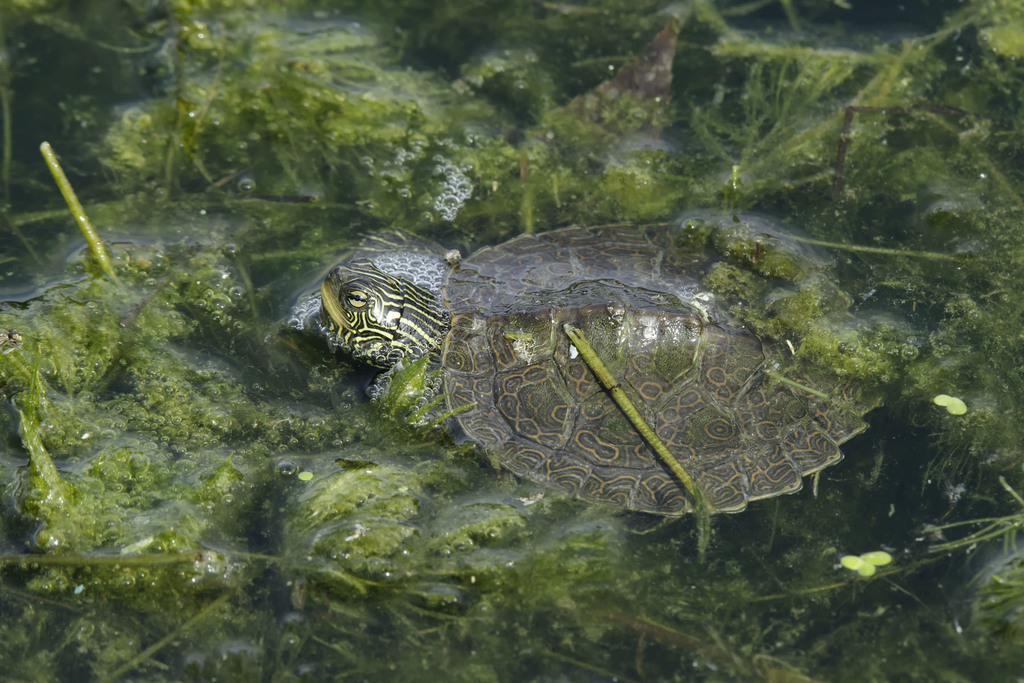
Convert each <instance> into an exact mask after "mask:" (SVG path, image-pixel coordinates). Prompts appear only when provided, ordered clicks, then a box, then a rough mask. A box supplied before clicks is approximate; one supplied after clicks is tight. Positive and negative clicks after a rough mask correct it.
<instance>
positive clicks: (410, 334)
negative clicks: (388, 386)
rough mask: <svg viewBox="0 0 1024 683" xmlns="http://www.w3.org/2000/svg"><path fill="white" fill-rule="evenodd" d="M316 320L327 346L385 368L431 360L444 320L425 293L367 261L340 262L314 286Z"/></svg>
mask: <svg viewBox="0 0 1024 683" xmlns="http://www.w3.org/2000/svg"><path fill="white" fill-rule="evenodd" d="M320 300H321V304H320V320H321V324H322V325H323V327H324V328H325V329H326V330H327V331H328V334H329V336H330V337H331V339H332V341H333V342H334V343H335V344H337V345H338V346H340V347H341V348H343V349H345V350H346V351H348V352H349V353H351V354H352V356H353V357H354V358H356V359H357V360H361V361H363V362H365V363H368V364H370V365H374V366H376V367H379V368H390V367H391V366H393V365H394V364H396V363H397V362H398V361H400V360H402V359H403V358H407V357H408V358H410V359H415V358H419V357H420V356H422V355H423V354H425V353H429V354H431V355H433V356H435V357H437V356H438V355H439V353H440V350H441V343H442V341H443V339H444V335H445V333H446V332H447V331H448V328H449V326H450V319H451V317H450V315H449V314H448V312H447V311H446V310H445V309H444V307H443V306H442V305H441V303H440V301H438V298H437V296H436V295H435V294H434V293H432V292H431V291H430V290H428V289H425V288H423V287H420V286H419V285H417V284H415V283H414V282H412V281H410V280H408V279H406V278H404V277H400V276H396V275H391V274H389V273H387V272H385V271H383V270H381V269H380V268H378V267H377V266H376V265H374V263H373V262H372V261H370V260H367V259H354V260H350V261H345V262H343V263H341V264H339V265H337V266H335V267H334V268H332V269H331V272H330V273H329V274H328V275H327V278H326V279H325V280H324V282H323V284H322V285H321V286H320Z"/></svg>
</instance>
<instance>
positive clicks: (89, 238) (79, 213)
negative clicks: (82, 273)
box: [39, 142, 117, 280]
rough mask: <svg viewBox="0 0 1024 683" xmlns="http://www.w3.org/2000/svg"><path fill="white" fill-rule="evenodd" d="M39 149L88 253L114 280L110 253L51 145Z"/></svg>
mask: <svg viewBox="0 0 1024 683" xmlns="http://www.w3.org/2000/svg"><path fill="white" fill-rule="evenodd" d="M39 151H40V152H42V153H43V158H44V159H45V160H46V165H47V166H49V167H50V173H52V174H53V179H54V180H55V181H56V182H57V187H58V188H60V193H61V194H62V195H63V196H64V201H65V202H67V204H68V208H69V209H71V215H72V216H74V218H75V222H76V223H78V229H79V230H80V231H81V232H82V236H83V237H85V241H86V243H87V244H88V245H89V253H90V254H92V257H93V258H94V259H96V262H97V263H99V264H100V268H102V269H103V272H104V273H106V274H107V275H109V276H110V277H111V278H113V279H115V280H116V279H117V275H115V274H114V266H113V264H111V262H110V254H109V253H107V247H106V245H105V244H103V240H101V239H100V236H99V235H98V234H97V233H96V229H95V228H94V227H92V223H91V222H89V217H88V216H86V215H85V208H84V207H83V206H82V202H80V201H78V195H76V194H75V190H74V188H72V187H71V183H70V182H69V181H68V177H67V176H66V175H64V169H63V168H61V165H60V162H59V161H57V155H56V154H55V153H54V151H53V147H51V146H50V143H49V142H44V143H43V144H41V145H39Z"/></svg>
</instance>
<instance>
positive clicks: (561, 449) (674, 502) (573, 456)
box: [442, 226, 865, 515]
mask: <svg viewBox="0 0 1024 683" xmlns="http://www.w3.org/2000/svg"><path fill="white" fill-rule="evenodd" d="M677 235H678V228H676V227H670V226H650V227H647V228H637V227H634V226H608V227H602V228H580V227H573V228H565V229H561V230H556V231H553V232H548V233H543V234H539V235H524V236H521V237H518V238H515V239H513V240H511V241H509V242H506V243H505V244H501V245H498V246H496V247H488V248H485V249H481V250H480V251H478V252H476V253H475V254H473V255H472V256H470V257H469V258H467V259H465V260H464V261H462V263H461V264H460V265H459V266H458V267H457V268H454V269H453V270H452V272H451V273H450V274H449V276H448V279H447V281H446V283H445V285H444V288H443V292H442V296H443V303H444V305H445V306H447V307H448V308H449V310H451V312H452V328H451V332H450V333H449V336H448V339H447V342H446V345H445V348H444V350H443V353H442V367H443V369H444V376H445V383H446V387H445V393H446V396H447V405H448V407H449V408H450V409H453V410H455V409H462V412H460V413H458V414H457V417H456V419H457V420H458V421H459V423H460V425H461V427H462V428H463V430H464V431H465V432H466V434H467V435H468V436H469V438H471V439H473V440H475V441H477V442H478V443H479V444H480V445H481V446H482V447H483V448H484V449H485V450H487V451H488V452H490V453H491V454H492V455H493V456H495V457H496V458H497V460H498V461H499V462H501V463H502V465H504V466H505V467H507V468H508V469H509V470H511V471H512V472H513V473H515V474H516V475H519V476H522V477H525V478H528V479H532V480H536V481H541V482H552V483H554V484H555V485H557V486H559V487H561V488H562V489H564V490H566V491H568V492H570V493H573V494H575V495H578V496H580V497H583V498H586V499H590V500H595V501H601V502H605V503H611V504H615V505H621V506H623V507H627V508H630V509H633V510H641V511H646V512H654V513H659V514H666V515H678V514H682V513H684V512H687V511H690V510H691V505H690V501H689V499H688V497H687V495H686V493H685V491H684V489H683V488H682V486H681V485H680V484H679V483H678V482H676V481H675V480H674V478H673V477H672V476H671V474H669V473H668V471H667V470H666V468H665V467H664V466H663V465H662V464H661V462H660V460H659V459H658V457H657V456H656V455H655V454H654V453H653V451H652V450H651V449H650V447H649V446H648V445H647V444H646V443H645V442H644V440H643V439H642V438H641V437H640V436H639V435H638V434H637V433H636V431H635V429H634V428H633V427H632V425H631V424H630V423H629V422H628V420H627V419H626V417H625V416H624V415H623V414H622V412H621V410H620V409H619V408H618V406H617V405H615V403H614V402H613V401H612V399H611V398H610V396H609V395H608V393H607V392H606V391H605V390H604V389H603V388H602V387H601V386H600V385H599V384H598V383H597V382H596V380H595V379H594V377H593V375H592V373H591V372H590V370H589V368H588V367H587V366H586V364H585V363H584V362H583V360H582V359H581V358H579V357H577V355H576V353H575V349H574V348H572V345H571V344H570V343H569V340H568V338H567V337H566V336H565V334H564V332H563V325H564V324H566V323H571V324H573V325H575V326H576V327H578V328H580V329H581V330H582V331H583V332H584V334H585V335H586V336H587V337H588V339H589V340H590V342H591V344H593V346H594V347H595V348H596V349H597V351H598V353H599V354H600V355H601V357H602V359H603V360H604V362H605V363H606V364H607V365H608V366H609V368H610V369H611V370H612V372H613V374H614V375H615V377H616V379H617V381H618V382H619V383H620V384H621V386H622V387H623V388H624V390H625V391H626V393H627V394H628V395H629V396H630V398H631V399H632V400H633V402H634V403H635V404H636V406H637V407H638V409H639V410H640V412H641V414H642V415H643V416H644V418H645V419H646V420H647V421H648V423H649V424H650V425H651V426H652V427H653V428H654V429H655V431H656V433H657V434H658V436H659V437H660V438H661V439H662V440H663V441H664V442H665V444H666V445H667V446H668V447H669V449H670V450H671V451H672V452H673V454H674V455H675V456H676V458H678V460H679V461H680V463H681V464H682V465H683V467H685V468H686V469H687V471H688V472H690V473H691V474H692V475H693V476H694V478H695V479H696V481H697V482H698V484H699V485H700V486H701V487H702V488H703V490H704V491H705V493H706V494H707V495H708V497H709V500H710V501H711V503H712V505H713V506H714V508H715V510H716V511H722V512H737V511H739V510H742V509H744V508H745V507H746V506H747V503H748V502H749V501H751V500H756V499H759V498H765V497H769V496H775V495H780V494H783V493H791V492H794V491H796V490H798V489H800V487H801V485H802V478H803V477H804V476H805V475H808V474H811V473H814V472H817V471H818V470H821V469H822V468H824V467H828V466H829V465H832V464H834V463H836V462H838V461H839V460H840V459H841V458H842V453H841V452H840V450H839V444H841V443H842V442H844V441H846V440H847V439H849V438H850V437H851V436H853V435H854V434H856V433H859V432H860V431H862V430H863V429H864V427H865V425H864V423H863V421H862V420H861V419H860V414H859V413H857V412H856V411H850V410H846V409H844V408H841V407H839V405H833V404H830V403H829V402H828V401H824V400H822V399H820V398H816V397H815V396H813V395H811V394H810V393H807V392H803V391H799V390H798V389H794V388H791V387H789V386H787V385H785V384H782V383H780V382H778V381H776V380H773V379H772V378H770V376H769V375H768V374H766V370H767V369H768V367H769V364H770V362H771V358H772V353H773V352H772V350H771V349H770V348H767V347H766V346H765V345H763V344H762V342H761V341H760V340H759V339H758V338H756V337H755V336H753V335H752V334H750V333H749V332H747V331H746V330H745V329H743V328H742V327H740V326H738V325H736V324H734V323H732V322H731V321H730V320H729V319H728V318H727V317H726V316H725V315H724V314H723V313H720V312H717V311H715V310H713V309H712V310H710V311H708V310H706V309H705V307H704V306H703V305H695V304H694V297H695V296H696V295H697V293H698V292H699V289H700V288H699V283H698V281H697V279H696V275H697V273H698V269H700V268H702V267H703V264H702V261H701V259H702V258H703V256H702V255H700V254H695V253H693V252H692V251H689V250H686V249H678V248H675V247H674V246H673V242H674V238H675V237H676V236H677ZM466 406H470V407H469V408H468V409H467V408H466Z"/></svg>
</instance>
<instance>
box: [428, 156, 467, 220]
mask: <svg viewBox="0 0 1024 683" xmlns="http://www.w3.org/2000/svg"><path fill="white" fill-rule="evenodd" d="M435 161H437V162H438V164H437V167H436V168H435V170H434V175H440V176H443V178H444V181H443V184H442V186H441V193H440V194H438V195H437V197H435V198H434V210H435V211H437V213H438V214H439V215H440V216H441V219H442V220H446V221H448V222H449V223H451V222H452V221H454V220H455V216H457V215H458V213H459V209H461V208H462V206H463V205H464V204H465V203H466V200H467V199H469V198H470V197H471V196H472V194H473V183H471V182H470V181H469V178H467V177H466V171H468V170H469V169H468V168H460V167H458V166H455V165H454V164H452V163H450V162H449V161H448V160H447V159H444V158H443V157H435Z"/></svg>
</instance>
